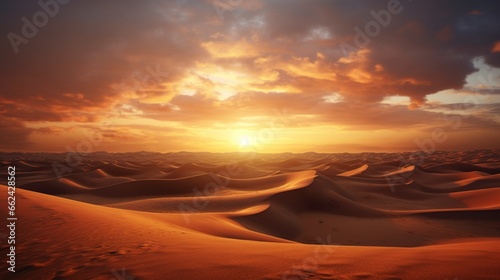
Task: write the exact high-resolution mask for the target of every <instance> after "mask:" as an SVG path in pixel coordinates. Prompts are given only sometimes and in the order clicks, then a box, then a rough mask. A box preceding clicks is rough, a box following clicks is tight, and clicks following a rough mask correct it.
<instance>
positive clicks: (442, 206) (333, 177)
mask: <svg viewBox="0 0 500 280" xmlns="http://www.w3.org/2000/svg"><path fill="white" fill-rule="evenodd" d="M66 156H67V155H66V154H25V153H10V154H1V155H0V159H1V165H2V170H7V166H10V165H14V166H16V183H17V189H16V205H17V209H16V215H17V218H18V221H17V227H16V231H17V236H16V250H17V258H16V272H15V273H11V272H9V271H7V269H6V264H5V259H6V252H7V251H8V245H7V244H6V242H5V241H6V236H7V235H6V234H5V233H6V231H5V227H4V226H2V228H3V229H2V231H1V232H0V233H1V234H2V235H1V236H0V237H1V241H2V242H1V246H2V247H1V250H2V254H1V255H2V256H3V257H2V265H1V266H0V267H1V271H0V278H1V279H108V280H109V279H117V280H122V279H209V280H220V279H324V280H326V279H385V280H389V279H391V280H396V279H441V280H445V279H449V280H452V279H456V280H459V279H460V280H465V279H500V219H499V217H500V151H495V150H488V151H472V152H433V153H428V154H425V155H424V156H422V154H419V157H418V160H417V159H415V154H412V153H362V154H347V153H345V154H316V153H305V154H269V155H266V154H252V153H234V154H210V153H169V154H160V153H123V154H108V153H104V152H101V153H92V154H83V155H81V157H80V162H78V164H75V163H74V162H67V161H66ZM54 162H56V163H60V164H62V165H65V166H68V169H67V170H66V171H65V172H64V174H62V176H59V177H57V176H56V173H55V172H54V169H53V164H54ZM69 170H70V171H69ZM4 177H5V178H4V179H2V181H1V183H2V185H1V186H0V201H2V204H1V205H2V206H1V208H0V209H1V210H0V213H1V214H2V220H3V221H5V219H6V216H7V207H5V203H4V202H5V201H7V186H6V180H7V173H6V172H5V176H4Z"/></svg>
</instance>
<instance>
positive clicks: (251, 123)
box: [0, 0, 500, 153]
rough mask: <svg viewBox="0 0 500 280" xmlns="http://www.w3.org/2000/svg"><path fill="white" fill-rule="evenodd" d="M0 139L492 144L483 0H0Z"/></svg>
mask: <svg viewBox="0 0 500 280" xmlns="http://www.w3.org/2000/svg"><path fill="white" fill-rule="evenodd" d="M0 13H1V17H0V23H1V24H0V30H1V33H2V34H3V36H4V37H3V39H2V40H1V43H0V52H1V57H2V63H1V65H0V134H1V135H2V140H1V141H0V151H25V152H35V151H36V152H66V151H77V152H95V151H109V152H127V151H155V152H175V151H210V152H235V151H256V152H262V153H275V152H308V151H314V152H365V151H369V152H395V151H414V150H428V151H431V150H472V149H491V148H500V141H498V139H500V129H499V128H500V3H499V2H496V1H451V0H450V1H430V0H429V1H411V0H401V1H397V0H376V1H320V0H308V1H298V0H274V1H271V0H269V1H264V0H217V1H212V0H210V1H209V0H197V1H195V0H192V1H189V0H182V1H181V0H178V1H158V0H156V1H153V0H145V1H131V0H123V1H118V0H110V1H97V0H90V1H77V0H72V1H68V0H58V1H57V0H41V1H2V2H1V3H0Z"/></svg>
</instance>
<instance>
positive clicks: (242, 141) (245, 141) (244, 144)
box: [240, 136, 252, 147]
mask: <svg viewBox="0 0 500 280" xmlns="http://www.w3.org/2000/svg"><path fill="white" fill-rule="evenodd" d="M251 142H252V141H251V139H250V137H248V136H242V137H240V147H248V146H250V144H251Z"/></svg>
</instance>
